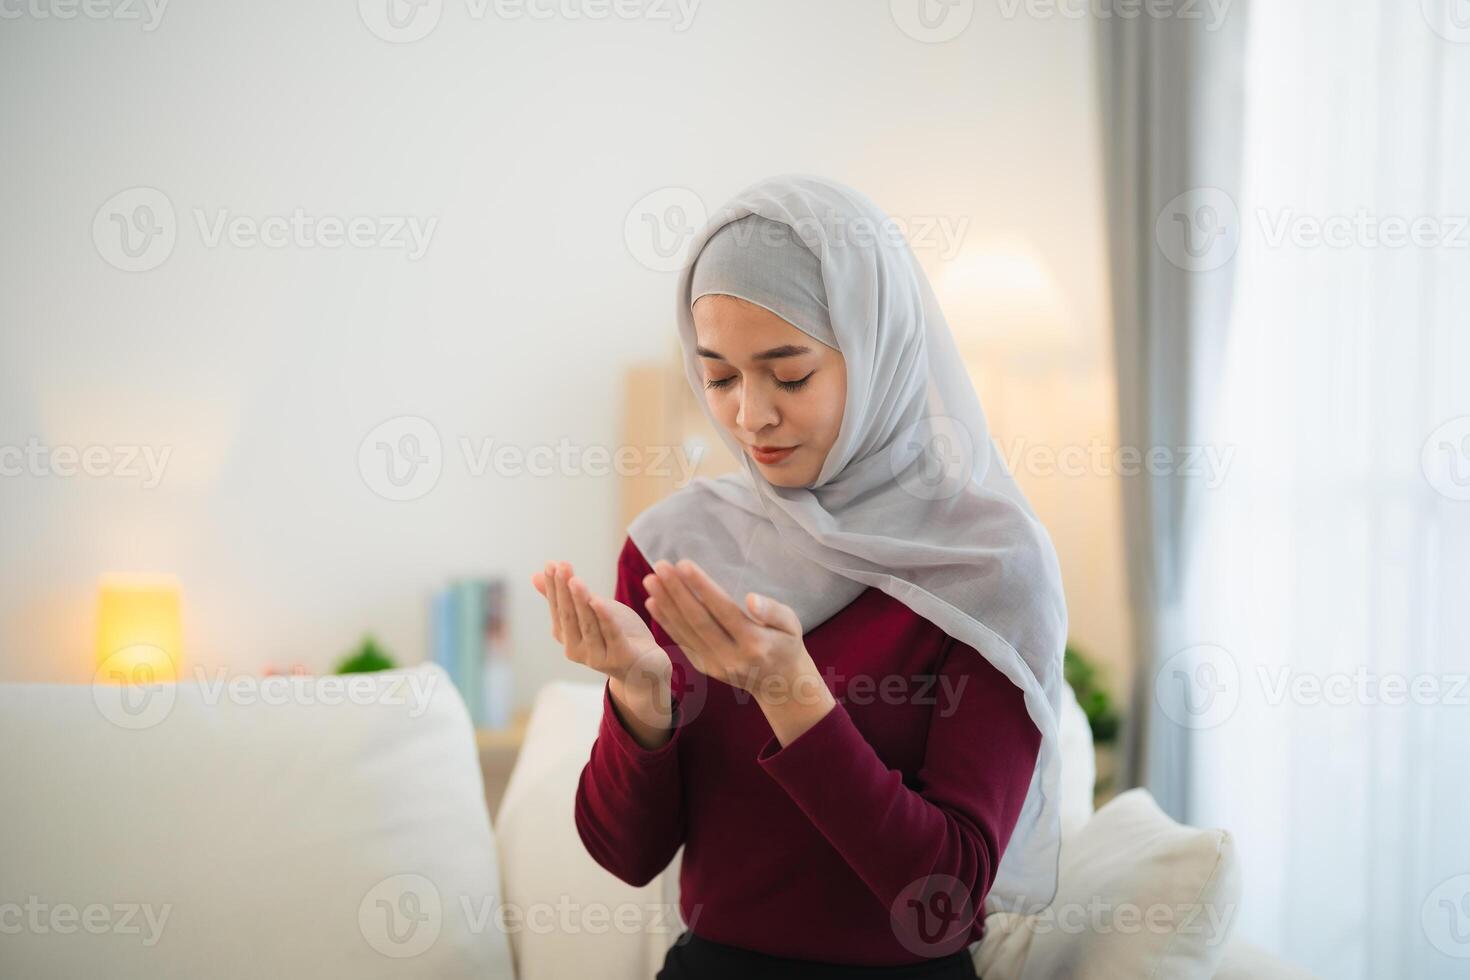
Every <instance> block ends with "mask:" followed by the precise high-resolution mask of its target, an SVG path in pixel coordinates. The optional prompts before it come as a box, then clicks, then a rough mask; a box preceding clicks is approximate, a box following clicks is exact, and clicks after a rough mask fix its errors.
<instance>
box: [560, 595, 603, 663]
mask: <svg viewBox="0 0 1470 980" xmlns="http://www.w3.org/2000/svg"><path fill="white" fill-rule="evenodd" d="M567 589H568V591H570V592H571V594H572V604H573V607H574V608H575V609H576V612H577V628H578V630H580V631H581V633H582V639H583V640H584V641H585V642H586V643H587V645H588V647H589V651H588V652H589V653H590V654H592V655H593V656H595V657H596V660H597V663H599V664H600V663H602V661H603V659H604V654H605V653H606V652H607V650H606V647H605V646H604V645H603V642H602V631H601V630H600V629H598V628H597V617H596V616H594V615H593V614H592V609H591V607H589V606H588V605H587V596H588V595H589V593H588V591H587V586H586V584H585V583H583V582H582V580H581V579H579V578H576V577H575V576H573V577H572V578H571V579H570V580H568V582H567Z"/></svg>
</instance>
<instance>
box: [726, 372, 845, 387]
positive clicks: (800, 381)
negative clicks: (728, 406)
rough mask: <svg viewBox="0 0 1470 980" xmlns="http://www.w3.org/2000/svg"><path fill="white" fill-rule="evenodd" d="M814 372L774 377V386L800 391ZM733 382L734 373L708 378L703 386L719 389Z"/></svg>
mask: <svg viewBox="0 0 1470 980" xmlns="http://www.w3.org/2000/svg"><path fill="white" fill-rule="evenodd" d="M816 373H817V372H816V371H812V372H811V373H810V374H808V375H807V376H806V377H804V378H797V379H796V380H795V381H782V380H780V379H779V378H778V379H776V386H777V387H778V388H782V389H785V390H786V391H800V390H801V389H802V388H804V387H806V383H807V382H808V381H810V380H811V378H812V375H813V374H816ZM734 383H735V375H733V374H732V375H730V376H729V377H728V378H711V379H710V380H708V381H706V382H705V383H704V386H705V387H706V388H715V389H719V388H728V387H730V385H732V384H734Z"/></svg>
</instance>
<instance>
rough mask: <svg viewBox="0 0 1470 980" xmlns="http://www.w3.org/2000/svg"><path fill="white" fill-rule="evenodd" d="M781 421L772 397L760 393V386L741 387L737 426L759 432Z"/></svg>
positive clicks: (736, 417) (746, 385)
mask: <svg viewBox="0 0 1470 980" xmlns="http://www.w3.org/2000/svg"><path fill="white" fill-rule="evenodd" d="M779 421H781V417H780V415H779V414H777V412H776V405H775V403H774V402H773V401H772V400H771V398H770V396H769V395H767V394H764V393H762V392H761V391H760V385H754V384H742V385H741V386H740V408H739V410H738V411H736V413H735V424H736V425H738V426H739V427H740V428H742V429H744V430H745V431H747V432H759V431H761V430H762V429H765V428H769V427H770V426H773V425H775V424H776V423H777V422H779Z"/></svg>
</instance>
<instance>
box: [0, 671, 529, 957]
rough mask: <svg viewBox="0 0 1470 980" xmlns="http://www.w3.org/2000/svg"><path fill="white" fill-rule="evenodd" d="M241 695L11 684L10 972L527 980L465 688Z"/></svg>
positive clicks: (170, 687)
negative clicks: (499, 919)
mask: <svg viewBox="0 0 1470 980" xmlns="http://www.w3.org/2000/svg"><path fill="white" fill-rule="evenodd" d="M223 680H225V678H211V677H206V678H205V679H204V681H203V682H200V681H199V680H184V681H181V682H180V683H178V684H154V685H147V686H133V687H118V686H113V685H105V684H99V685H95V686H94V685H51V684H9V685H0V744H4V745H5V746H6V747H7V751H5V752H4V753H0V787H3V799H4V805H3V813H4V817H3V821H4V828H5V831H4V833H3V834H0V911H6V912H7V914H8V910H11V909H17V908H18V910H19V912H20V914H21V916H22V917H23V918H22V919H21V920H13V921H21V922H22V928H21V929H20V931H18V932H8V931H7V934H6V935H5V936H4V937H3V938H0V974H3V975H5V976H24V977H31V978H41V977H101V976H105V977H109V978H116V980H128V978H138V980H142V978H149V980H152V978H156V977H221V978H224V977H313V978H338V977H340V978H342V980H348V978H351V980H364V978H373V977H382V978H385V980H386V978H389V977H392V978H398V980H402V978H450V977H454V978H460V977H472V976H473V977H477V978H502V980H510V978H511V977H512V968H511V961H510V955H509V948H508V943H507V942H506V936H505V932H504V931H503V930H502V929H500V928H499V927H498V926H497V925H496V920H495V918H494V916H493V914H492V912H493V910H494V909H495V908H497V907H498V905H499V870H498V868H497V865H496V850H495V842H494V839H493V837H492V834H491V829H490V822H489V816H488V814H487V813H486V810H485V801H484V788H483V785H482V783H481V780H480V771H479V766H478V763H477V760H476V755H475V743H474V733H473V729H472V727H471V725H470V720H469V715H468V713H467V712H466V710H465V706H464V703H463V702H462V701H461V700H460V698H459V695H458V694H457V693H456V691H455V690H454V686H453V684H452V683H451V682H450V680H449V677H448V675H447V674H445V673H444V671H443V670H442V669H440V668H439V667H437V666H433V665H424V666H420V667H415V668H411V669H408V670H395V671H385V672H383V673H378V674H358V675H349V676H346V677H290V678H287V677H273V678H252V677H239V678H234V679H233V681H232V682H231V683H230V684H226V685H221V684H219V683H217V682H218V681H223Z"/></svg>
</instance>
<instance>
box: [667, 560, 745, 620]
mask: <svg viewBox="0 0 1470 980" xmlns="http://www.w3.org/2000/svg"><path fill="white" fill-rule="evenodd" d="M674 567H675V568H676V569H678V571H679V573H680V575H681V576H682V577H683V581H684V583H685V584H686V585H687V586H688V587H689V591H690V592H691V593H692V594H693V595H694V596H695V597H696V598H697V599H699V600H700V602H702V603H703V604H704V607H705V609H706V610H707V611H708V612H709V614H710V616H712V617H713V618H714V620H715V622H717V623H719V625H720V626H721V627H722V628H723V629H724V631H725V633H726V635H728V636H729V637H730V638H731V639H732V640H738V639H739V638H740V637H741V636H742V635H743V634H745V633H746V632H747V631H748V630H749V629H750V619H751V617H749V616H747V615H746V613H745V610H743V609H741V608H740V607H739V606H738V605H736V604H735V601H734V600H733V599H731V598H730V597H729V596H728V595H727V594H726V593H725V590H724V589H722V588H720V586H719V583H717V582H716V581H715V580H714V579H712V578H710V577H709V575H707V574H706V573H705V570H704V569H702V568H700V567H699V563H698V562H696V561H694V560H692V559H689V558H685V559H683V560H682V561H680V562H679V563H678V564H677V565H675V566H674Z"/></svg>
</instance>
